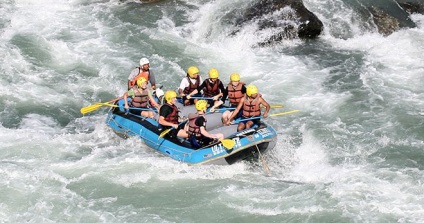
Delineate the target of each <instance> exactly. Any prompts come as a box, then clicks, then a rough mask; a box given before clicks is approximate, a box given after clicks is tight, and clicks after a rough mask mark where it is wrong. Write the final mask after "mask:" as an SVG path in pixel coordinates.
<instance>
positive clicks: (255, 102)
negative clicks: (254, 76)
mask: <svg viewBox="0 0 424 223" xmlns="http://www.w3.org/2000/svg"><path fill="white" fill-rule="evenodd" d="M261 105H263V106H265V108H266V110H265V112H264V115H263V117H264V118H266V117H268V112H269V110H270V109H271V106H270V105H269V104H268V102H266V101H265V99H263V98H262V96H261V95H260V94H259V92H258V88H257V87H256V86H255V85H253V84H250V85H248V86H247V87H246V95H245V96H244V97H242V98H241V100H240V102H239V104H238V105H237V108H236V110H234V112H233V114H232V115H231V116H230V118H229V119H228V121H227V123H226V124H227V125H229V124H230V123H231V121H232V120H233V119H234V118H235V117H236V116H237V114H238V112H239V111H240V109H243V111H242V118H243V119H246V118H252V117H258V116H261ZM259 124H260V119H259V118H257V119H251V120H246V121H243V122H240V123H239V124H238V126H237V131H241V130H243V129H246V128H251V127H252V126H253V125H259Z"/></svg>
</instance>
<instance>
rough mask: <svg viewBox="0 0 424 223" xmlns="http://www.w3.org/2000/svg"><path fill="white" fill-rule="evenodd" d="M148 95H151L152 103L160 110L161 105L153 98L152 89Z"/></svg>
mask: <svg viewBox="0 0 424 223" xmlns="http://www.w3.org/2000/svg"><path fill="white" fill-rule="evenodd" d="M148 95H149V99H150V103H151V104H152V105H153V106H154V107H156V108H157V109H158V110H159V108H160V105H159V104H158V103H157V102H156V100H155V99H154V98H153V95H152V92H151V91H148Z"/></svg>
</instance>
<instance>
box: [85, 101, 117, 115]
mask: <svg viewBox="0 0 424 223" xmlns="http://www.w3.org/2000/svg"><path fill="white" fill-rule="evenodd" d="M102 106H110V107H118V106H117V105H113V104H110V103H107V102H106V103H100V102H99V103H96V104H94V105H89V106H87V107H84V108H81V110H80V112H81V114H83V115H85V114H87V113H89V112H92V111H95V110H97V109H99V108H100V107H102Z"/></svg>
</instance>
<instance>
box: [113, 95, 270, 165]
mask: <svg viewBox="0 0 424 223" xmlns="http://www.w3.org/2000/svg"><path fill="white" fill-rule="evenodd" d="M117 105H118V106H116V107H112V108H111V109H110V110H109V112H108V116H107V118H106V124H107V125H108V126H109V127H110V128H112V130H113V131H114V132H115V133H116V134H117V135H118V136H120V137H122V138H125V139H126V138H128V137H133V136H136V137H139V138H140V139H141V140H143V141H144V143H145V144H146V145H147V146H149V147H150V148H152V149H154V150H156V151H158V152H160V153H161V154H163V155H165V156H168V157H170V158H172V159H175V160H178V161H181V162H185V163H188V164H220V165H228V164H233V163H235V162H237V161H240V160H243V159H247V158H254V159H257V158H258V155H259V154H260V153H263V152H265V151H266V150H268V149H271V148H273V147H274V146H275V144H276V140H277V133H276V131H275V129H274V128H272V127H271V126H269V125H267V124H265V123H264V122H262V121H261V122H260V124H259V125H258V126H253V128H250V129H245V130H243V131H240V132H237V125H236V124H233V125H229V126H225V125H223V124H222V122H221V116H222V112H223V110H224V109H221V110H220V112H215V113H207V114H206V118H207V120H208V121H207V126H206V129H207V130H208V131H209V132H211V133H217V132H220V133H223V134H224V137H225V139H224V140H223V141H217V142H214V143H212V144H210V145H207V146H205V147H202V148H200V149H194V148H193V147H192V146H191V144H190V142H188V141H187V140H184V139H182V138H178V137H176V138H173V137H172V136H171V134H167V135H165V136H164V137H162V138H161V137H159V135H160V134H161V133H162V132H163V130H162V129H160V128H159V127H158V126H159V125H158V122H157V121H156V120H157V117H156V119H151V118H146V117H142V116H137V115H134V114H131V113H127V112H125V111H124V109H123V99H121V100H119V101H118V103H117ZM177 106H178V107H179V110H180V113H179V116H180V118H181V119H186V118H187V117H188V114H189V113H195V112H196V110H195V108H194V106H183V105H182V104H177ZM228 140H232V141H233V142H234V143H223V142H224V141H226V142H228ZM228 144H230V146H228ZM228 147H231V148H228Z"/></svg>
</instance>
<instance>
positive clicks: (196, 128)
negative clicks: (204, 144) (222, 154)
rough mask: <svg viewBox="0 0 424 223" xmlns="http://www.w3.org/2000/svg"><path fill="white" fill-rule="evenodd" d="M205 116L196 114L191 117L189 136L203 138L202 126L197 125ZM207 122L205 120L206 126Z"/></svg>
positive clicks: (189, 120)
mask: <svg viewBox="0 0 424 223" xmlns="http://www.w3.org/2000/svg"><path fill="white" fill-rule="evenodd" d="M201 116H203V117H204V115H203V114H202V115H199V114H197V113H196V114H195V115H193V116H190V117H189V119H188V134H189V135H194V136H195V137H196V138H198V139H199V138H201V137H202V133H200V127H201V126H197V125H196V120H197V119H198V118H199V117H201ZM206 122H207V120H206V119H205V124H206Z"/></svg>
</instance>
